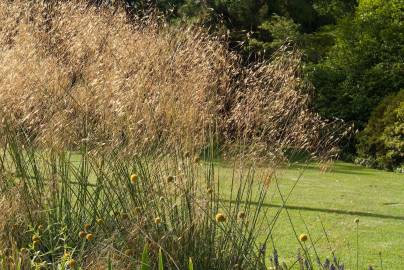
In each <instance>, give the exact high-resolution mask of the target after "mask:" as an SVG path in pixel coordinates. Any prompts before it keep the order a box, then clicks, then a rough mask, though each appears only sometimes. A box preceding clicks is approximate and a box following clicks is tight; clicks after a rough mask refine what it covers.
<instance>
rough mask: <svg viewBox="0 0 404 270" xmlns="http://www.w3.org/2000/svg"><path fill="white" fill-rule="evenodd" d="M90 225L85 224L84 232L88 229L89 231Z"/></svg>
mask: <svg viewBox="0 0 404 270" xmlns="http://www.w3.org/2000/svg"><path fill="white" fill-rule="evenodd" d="M90 227H91V225H90V224H88V223H86V224H84V230H85V231H87V230H88V229H90Z"/></svg>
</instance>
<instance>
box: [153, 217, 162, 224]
mask: <svg viewBox="0 0 404 270" xmlns="http://www.w3.org/2000/svg"><path fill="white" fill-rule="evenodd" d="M154 223H156V224H157V225H159V224H160V223H161V219H160V218H159V217H156V218H155V219H154Z"/></svg>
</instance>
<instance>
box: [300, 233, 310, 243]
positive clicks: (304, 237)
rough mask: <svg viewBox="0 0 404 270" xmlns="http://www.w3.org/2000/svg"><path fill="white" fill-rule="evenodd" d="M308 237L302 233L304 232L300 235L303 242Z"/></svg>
mask: <svg viewBox="0 0 404 270" xmlns="http://www.w3.org/2000/svg"><path fill="white" fill-rule="evenodd" d="M307 239H308V236H307V234H304V233H302V234H301V235H300V236H299V240H300V241H301V242H306V241H307Z"/></svg>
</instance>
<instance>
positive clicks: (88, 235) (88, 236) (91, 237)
mask: <svg viewBox="0 0 404 270" xmlns="http://www.w3.org/2000/svg"><path fill="white" fill-rule="evenodd" d="M86 239H87V240H88V241H91V240H93V239H94V235H93V234H92V233H88V234H87V235H86Z"/></svg>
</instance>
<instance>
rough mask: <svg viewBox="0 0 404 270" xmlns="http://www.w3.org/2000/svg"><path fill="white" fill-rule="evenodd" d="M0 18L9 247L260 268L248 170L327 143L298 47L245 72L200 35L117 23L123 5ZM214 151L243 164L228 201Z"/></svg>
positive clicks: (123, 264)
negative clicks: (12, 222) (15, 228)
mask: <svg viewBox="0 0 404 270" xmlns="http://www.w3.org/2000/svg"><path fill="white" fill-rule="evenodd" d="M0 14H1V16H0V20H1V23H2V25H5V26H4V27H2V28H1V30H0V33H1V36H2V37H4V39H2V40H1V43H0V46H1V48H0V62H1V63H0V67H1V68H0V74H1V75H2V76H1V77H0V105H1V108H2V111H1V115H0V117H1V119H2V122H1V126H0V132H1V133H2V135H3V136H1V140H2V150H3V152H2V155H1V163H2V175H1V177H2V179H4V181H2V187H1V189H2V193H3V194H7V192H8V193H10V192H13V188H14V189H15V190H17V191H18V192H19V193H20V194H22V195H23V196H22V197H21V198H20V199H19V201H20V202H21V205H23V206H24V207H25V208H24V212H23V219H22V222H21V226H25V228H26V230H23V233H22V234H13V235H12V236H13V237H14V238H15V239H13V240H12V241H16V242H17V243H18V247H23V246H28V250H29V252H30V253H29V254H30V256H31V257H35V258H36V260H38V261H39V262H38V263H41V262H43V263H48V264H50V265H55V264H58V263H62V264H63V263H64V261H63V259H61V258H62V256H63V255H64V254H65V253H66V254H70V255H69V256H70V257H71V258H73V259H75V260H76V261H77V262H79V263H80V264H82V265H84V266H85V267H87V268H91V267H92V268H95V269H96V268H97V267H102V266H104V265H105V264H106V262H104V261H103V258H106V257H108V258H110V259H111V264H113V265H114V266H116V267H118V268H131V267H133V265H137V264H136V263H137V261H136V260H137V259H136V258H139V257H136V256H133V254H139V253H141V252H142V251H141V247H143V246H145V245H147V246H149V250H150V254H151V255H152V256H154V258H155V257H156V256H157V254H158V252H159V250H162V254H163V257H164V261H165V262H166V265H167V267H168V268H171V269H185V268H186V267H187V266H188V262H189V261H188V260H189V257H192V260H193V261H192V262H193V265H194V266H195V268H198V269H199V268H201V269H228V268H240V269H261V268H264V267H265V258H264V257H265V256H266V255H265V254H266V253H265V245H266V243H264V244H263V245H261V244H260V245H258V244H257V243H256V239H257V235H258V231H259V229H260V228H262V227H263V226H265V224H264V222H263V221H262V219H260V213H262V212H264V213H265V211H266V210H263V207H262V205H263V202H264V201H265V200H266V197H267V191H268V186H269V185H268V181H258V180H257V179H258V177H257V175H256V171H255V169H254V167H253V166H250V165H253V164H254V162H255V158H256V157H264V158H266V159H269V160H270V161H271V165H272V166H273V167H274V169H275V168H276V167H277V166H279V165H280V164H281V163H285V162H287V161H288V153H287V152H290V151H291V152H292V153H293V152H295V151H296V149H297V150H299V151H304V152H307V153H309V154H310V157H319V156H323V154H324V153H326V154H328V153H329V151H328V150H330V146H331V145H332V143H333V142H334V140H333V139H332V138H331V137H330V136H328V135H327V134H324V132H325V131H326V130H327V129H325V128H324V127H325V126H327V124H326V123H324V122H323V121H322V120H321V119H320V118H318V117H317V116H316V115H314V114H312V113H311V112H310V110H309V109H308V108H309V106H308V100H309V96H308V94H306V93H303V92H302V91H301V90H302V88H305V84H304V83H302V81H301V80H300V76H299V61H298V60H299V54H298V53H297V52H296V51H293V50H292V51H290V50H283V51H280V52H279V54H278V55H277V56H276V57H275V58H274V59H273V61H272V62H271V63H259V64H256V65H254V66H251V67H248V68H245V67H242V66H241V65H240V59H239V58H238V56H237V55H235V54H233V53H230V52H229V51H228V50H227V49H226V47H225V46H224V45H222V44H221V43H220V42H218V40H217V39H216V38H214V37H211V36H209V35H207V34H206V33H205V32H204V31H203V30H201V29H198V28H185V27H181V28H180V29H177V30H176V29H173V28H170V27H164V26H162V25H161V24H159V23H158V22H156V21H153V20H139V21H135V22H133V23H128V21H127V20H126V17H125V15H124V13H123V12H121V11H120V10H119V9H118V10H115V11H111V10H109V9H107V8H94V7H89V6H87V5H84V4H83V3H80V2H72V3H57V2H52V4H46V3H45V4H44V3H36V2H27V1H22V0H19V1H14V2H7V3H6V2H2V3H0ZM9 26H10V27H9ZM322 132H323V133H322ZM319 146H321V147H319ZM75 153H78V154H75ZM217 153H219V154H222V153H224V154H227V156H228V157H229V156H230V158H231V159H235V158H234V157H236V160H238V162H237V166H238V167H241V168H244V170H242V171H241V172H238V170H237V169H236V167H235V173H234V174H233V177H232V179H231V180H230V181H231V184H230V185H229V186H230V187H231V188H230V194H229V198H230V200H227V201H225V200H222V196H221V195H222V193H223V192H222V191H221V190H220V186H221V185H220V183H221V179H220V177H219V175H218V174H217V168H216V167H215V166H214V163H213V158H214V157H215V155H216V154H217ZM200 156H202V157H203V158H204V159H205V160H206V162H203V163H200V162H198V158H199V157H200ZM236 172H237V173H236ZM269 175H272V174H269ZM269 179H271V177H269ZM226 199H228V198H226ZM286 200H287V199H285V201H286ZM252 202H254V204H252ZM279 213H280V212H279V211H278V212H277V213H276V215H275V216H274V217H273V219H272V221H271V222H270V227H271V228H272V227H273V224H274V223H275V220H276V219H277V217H278V216H279ZM7 220H8V219H7ZM39 227H41V228H42V229H39ZM270 232H271V229H270V230H269V233H268V235H270ZM33 237H35V239H34V238H33ZM27 239H28V240H27ZM267 240H268V238H267ZM6 243H8V242H6ZM10 243H11V242H10ZM10 243H8V244H10ZM24 248H25V247H24ZM107 255H108V256H107ZM109 255H110V256H109ZM70 257H69V258H70ZM156 263H157V260H153V262H152V263H151V264H152V266H155V265H154V264H156ZM100 265H102V266H100Z"/></svg>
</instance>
